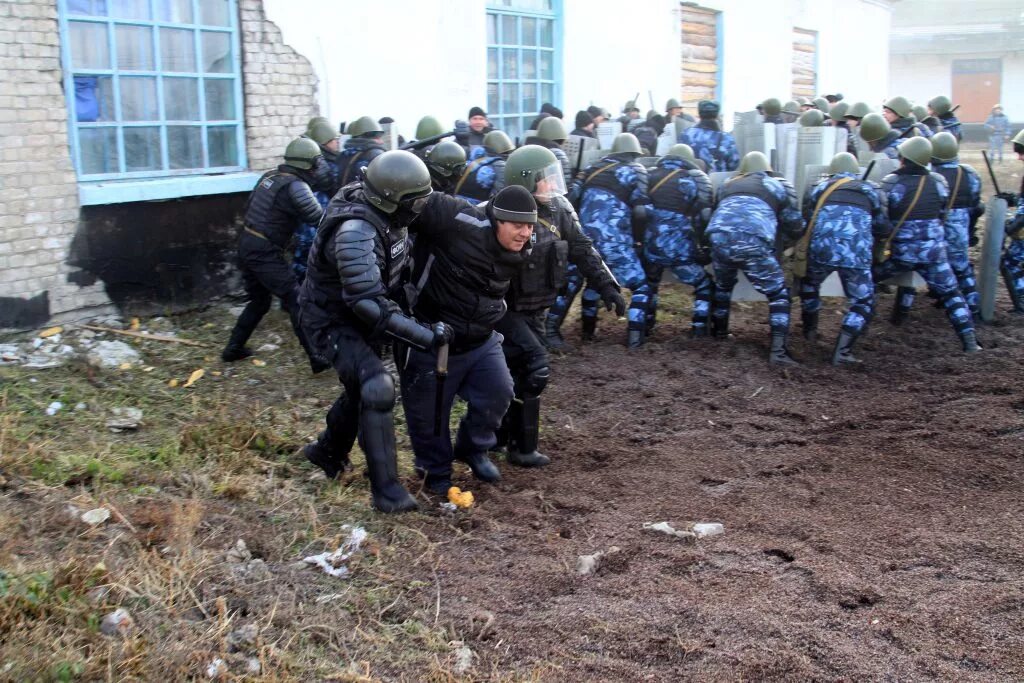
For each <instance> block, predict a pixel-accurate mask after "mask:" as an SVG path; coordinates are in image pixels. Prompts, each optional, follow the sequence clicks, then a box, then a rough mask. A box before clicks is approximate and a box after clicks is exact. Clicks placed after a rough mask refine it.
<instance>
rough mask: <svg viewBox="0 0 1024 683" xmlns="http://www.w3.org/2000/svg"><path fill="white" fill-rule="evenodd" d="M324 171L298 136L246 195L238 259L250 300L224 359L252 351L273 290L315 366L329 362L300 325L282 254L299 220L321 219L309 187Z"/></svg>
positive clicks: (319, 157) (318, 156) (313, 149)
mask: <svg viewBox="0 0 1024 683" xmlns="http://www.w3.org/2000/svg"><path fill="white" fill-rule="evenodd" d="M327 175H328V171H327V165H326V164H325V163H324V159H323V154H322V153H321V151H320V147H319V146H317V144H316V143H315V142H313V141H312V140H310V139H309V138H296V139H295V140H292V141H291V142H290V143H288V147H287V148H286V149H285V152H284V164H282V165H280V166H278V167H277V168H276V169H275V170H273V171H267V172H266V173H264V174H263V176H262V177H261V178H260V179H259V181H258V182H257V183H256V187H255V188H254V189H253V191H252V194H250V195H249V200H248V202H247V203H246V206H245V215H244V221H245V225H244V227H243V229H242V232H241V233H240V234H239V239H238V258H239V265H240V267H241V270H242V279H243V282H244V284H245V291H246V294H248V295H249V302H248V303H247V304H246V305H245V309H244V310H243V311H242V313H241V314H240V315H239V316H238V320H237V321H236V322H235V327H234V329H232V330H231V336H230V337H229V338H228V343H227V345H226V346H225V347H224V350H223V351H222V352H221V359H222V360H224V361H225V362H229V363H230V362H232V361H237V360H241V359H243V358H248V357H249V356H251V355H252V351H251V350H250V349H249V348H248V347H247V346H246V345H245V343H246V342H247V341H249V337H250V336H252V333H253V331H254V330H255V329H256V326H257V325H259V323H260V320H262V319H263V316H265V315H266V314H267V311H269V310H270V304H271V302H272V300H273V297H274V296H276V297H278V298H279V299H280V300H281V307H282V308H283V309H284V310H285V311H287V312H288V316H289V318H290V319H291V323H292V329H293V330H294V331H295V336H296V337H298V338H299V342H300V343H301V344H302V347H303V348H304V349H305V350H306V354H307V355H308V356H309V363H310V366H311V367H312V369H313V372H320V371H322V370H325V369H327V367H329V366H327V365H326V364H325V362H324V361H323V359H321V358H319V357H318V356H317V354H316V352H315V351H314V350H313V349H312V348H311V347H310V346H309V344H307V342H306V335H305V334H304V333H303V331H302V328H301V327H300V325H299V309H298V285H297V284H296V281H295V276H294V274H293V273H292V272H291V269H290V268H289V267H288V263H287V262H286V261H285V258H284V252H285V250H286V249H287V248H288V246H289V244H290V243H291V241H292V238H293V237H294V235H295V231H296V230H297V229H298V227H299V226H300V225H301V224H302V223H308V224H311V225H316V224H318V223H319V222H320V217H321V216H322V215H323V209H321V208H320V204H319V203H317V200H316V197H315V196H314V195H313V189H312V188H313V187H319V186H321V185H323V184H325V183H326V178H327Z"/></svg>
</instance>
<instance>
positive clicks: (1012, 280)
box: [999, 130, 1024, 313]
mask: <svg viewBox="0 0 1024 683" xmlns="http://www.w3.org/2000/svg"><path fill="white" fill-rule="evenodd" d="M1010 142H1011V143H1012V144H1013V152H1014V154H1016V155H1017V159H1019V160H1020V161H1024V130H1020V131H1018V132H1017V134H1016V135H1014V136H1013V139H1012V140H1011V141H1010ZM1002 198H1003V199H1005V200H1006V203H1007V204H1008V205H1009V206H1010V207H1013V206H1016V207H1017V213H1016V215H1015V216H1014V217H1013V219H1012V220H1010V221H1008V222H1007V224H1006V236H1007V237H1008V238H1009V239H1010V244H1009V246H1007V247H1006V250H1005V251H1003V256H1002V259H1001V260H1000V263H999V269H1000V271H1001V272H1002V274H1003V280H1004V281H1005V282H1006V290H1007V291H1008V292H1009V294H1010V301H1012V302H1013V310H1014V312H1016V313H1024V179H1021V184H1020V192H1019V193H1018V194H1016V195H1014V194H1012V193H1006V194H1004V195H1002Z"/></svg>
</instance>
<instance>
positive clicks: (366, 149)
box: [338, 138, 387, 187]
mask: <svg viewBox="0 0 1024 683" xmlns="http://www.w3.org/2000/svg"><path fill="white" fill-rule="evenodd" d="M386 151H387V150H386V149H384V145H382V144H381V143H380V141H379V140H377V139H374V138H349V139H348V140H346V141H345V145H344V147H343V148H342V150H341V152H339V153H338V173H339V174H340V176H341V177H340V178H339V179H338V186H339V187H341V186H343V185H348V184H349V183H351V182H353V181H356V180H362V179H363V173H364V172H365V171H366V167H367V166H369V165H370V162H371V161H373V160H374V159H376V158H377V157H378V156H380V155H381V154H383V153H384V152H386Z"/></svg>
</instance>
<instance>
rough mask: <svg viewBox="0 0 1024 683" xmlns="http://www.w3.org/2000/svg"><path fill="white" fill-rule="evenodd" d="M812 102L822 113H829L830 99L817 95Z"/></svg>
mask: <svg viewBox="0 0 1024 683" xmlns="http://www.w3.org/2000/svg"><path fill="white" fill-rule="evenodd" d="M811 104H813V105H814V108H815V109H817V110H818V111H820V112H821V113H822V114H827V113H828V109H829V105H828V100H826V99H825V98H824V97H815V98H814V99H813V100H812V101H811Z"/></svg>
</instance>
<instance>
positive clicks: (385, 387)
mask: <svg viewBox="0 0 1024 683" xmlns="http://www.w3.org/2000/svg"><path fill="white" fill-rule="evenodd" d="M359 400H360V401H361V402H362V404H363V407H364V408H368V409H370V410H381V411H386V410H391V409H392V408H393V407H394V406H395V380H393V379H392V378H391V375H389V374H387V373H382V374H379V375H374V376H373V377H371V378H369V379H368V380H366V381H364V382H363V383H362V384H361V385H360V386H359Z"/></svg>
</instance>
